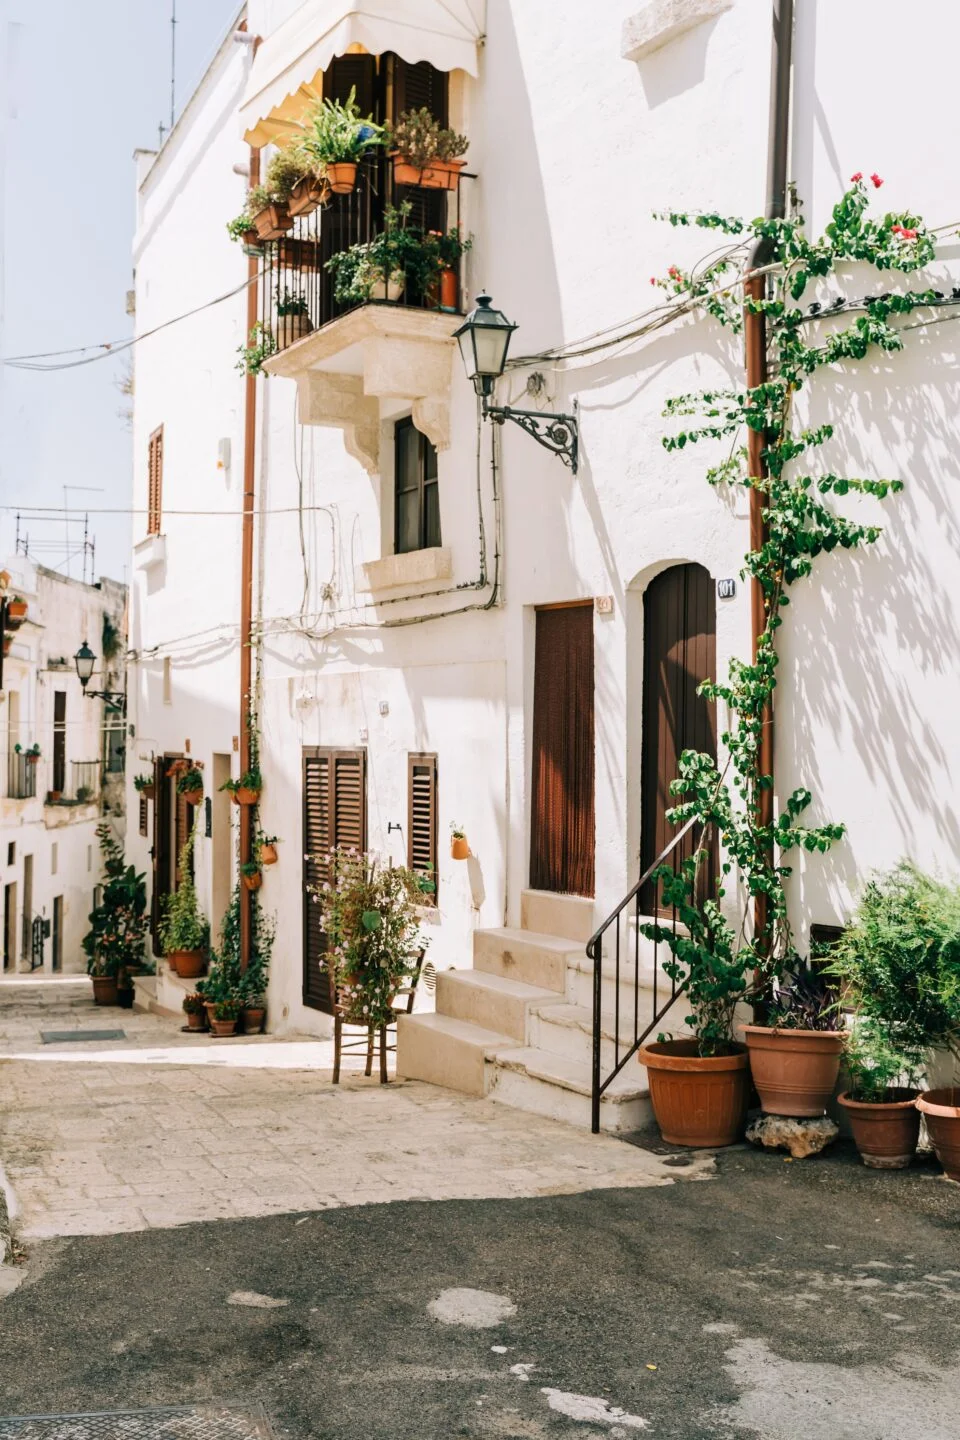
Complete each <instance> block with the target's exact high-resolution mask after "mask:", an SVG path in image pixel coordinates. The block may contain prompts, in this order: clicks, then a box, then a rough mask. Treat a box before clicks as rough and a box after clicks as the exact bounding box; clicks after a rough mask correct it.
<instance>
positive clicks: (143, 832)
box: [138, 795, 148, 835]
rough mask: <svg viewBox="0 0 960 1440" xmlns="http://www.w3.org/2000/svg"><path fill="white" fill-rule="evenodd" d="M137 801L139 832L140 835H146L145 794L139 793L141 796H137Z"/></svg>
mask: <svg viewBox="0 0 960 1440" xmlns="http://www.w3.org/2000/svg"><path fill="white" fill-rule="evenodd" d="M138 803H139V807H140V834H141V835H146V834H147V833H148V831H147V818H148V817H147V797H146V795H141V796H139V799H138Z"/></svg>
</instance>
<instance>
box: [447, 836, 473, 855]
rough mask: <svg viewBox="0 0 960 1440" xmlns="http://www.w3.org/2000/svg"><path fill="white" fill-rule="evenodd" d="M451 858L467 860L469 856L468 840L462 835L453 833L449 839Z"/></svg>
mask: <svg viewBox="0 0 960 1440" xmlns="http://www.w3.org/2000/svg"><path fill="white" fill-rule="evenodd" d="M450 858H451V860H468V859H469V858H470V842H469V840H467V839H466V838H465V837H463V836H457V835H455V836H454V837H453V839H452V840H451V841H450Z"/></svg>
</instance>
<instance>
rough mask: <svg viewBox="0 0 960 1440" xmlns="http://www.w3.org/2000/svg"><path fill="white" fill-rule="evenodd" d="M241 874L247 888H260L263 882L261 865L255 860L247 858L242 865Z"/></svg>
mask: <svg viewBox="0 0 960 1440" xmlns="http://www.w3.org/2000/svg"><path fill="white" fill-rule="evenodd" d="M240 876H241V879H242V880H243V887H244V889H245V890H259V889H260V886H261V885H262V884H263V876H262V875H261V873H260V866H259V865H258V864H257V862H256V861H255V860H246V861H244V863H243V864H242V865H241V866H240Z"/></svg>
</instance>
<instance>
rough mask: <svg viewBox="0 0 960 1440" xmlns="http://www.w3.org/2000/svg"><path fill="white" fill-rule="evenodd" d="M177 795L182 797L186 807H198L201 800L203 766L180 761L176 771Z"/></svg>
mask: <svg viewBox="0 0 960 1440" xmlns="http://www.w3.org/2000/svg"><path fill="white" fill-rule="evenodd" d="M176 773H177V794H178V795H182V796H183V798H184V800H186V802H187V804H188V805H199V804H200V802H201V800H202V799H203V764H202V762H201V761H197V762H196V764H191V763H190V762H188V761H181V762H180V766H179V769H178V770H177V772H176Z"/></svg>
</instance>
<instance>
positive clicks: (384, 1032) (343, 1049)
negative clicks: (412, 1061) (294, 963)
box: [330, 950, 426, 1085]
mask: <svg viewBox="0 0 960 1440" xmlns="http://www.w3.org/2000/svg"><path fill="white" fill-rule="evenodd" d="M425 954H426V951H425V950H421V951H420V953H419V955H418V956H417V963H416V967H415V969H414V972H413V974H412V975H411V977H410V982H409V984H407V985H404V986H403V988H402V989H400V990H398V991H397V993H396V995H395V996H394V1001H393V1014H394V1016H397V1015H410V1014H412V1013H413V1003H414V1001H415V1000H416V998H417V985H418V984H419V983H420V975H421V972H422V970H423V959H424V955H425ZM334 985H335V982H334V979H333V974H332V973H331V976H330V988H331V990H334ZM396 1029H397V1022H396V1019H394V1020H391V1021H390V1022H389V1023H388V1024H386V1025H380V1026H376V1025H356V1024H352V1023H351V1022H350V1021H348V1020H345V1019H344V1018H343V1011H342V1009H341V1007H340V1004H339V1001H338V999H337V998H336V995H335V994H334V1000H333V1083H334V1085H339V1084H340V1060H341V1057H342V1056H344V1055H355V1054H360V1053H365V1054H366V1065H365V1067H364V1071H363V1073H364V1075H372V1074H373V1054H374V1050H375V1049H376V1048H377V1039H378V1037H379V1042H380V1043H379V1051H380V1084H381V1085H386V1083H387V1052H388V1050H394V1051H395V1050H396V1048H397V1044H396ZM344 1030H349V1031H352V1032H359V1033H354V1034H352V1035H348V1036H347V1037H346V1038H344V1033H343V1032H344ZM391 1030H392V1031H393V1033H394V1042H393V1044H392V1045H391V1044H389V1043H388V1031H391Z"/></svg>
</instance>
